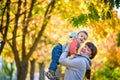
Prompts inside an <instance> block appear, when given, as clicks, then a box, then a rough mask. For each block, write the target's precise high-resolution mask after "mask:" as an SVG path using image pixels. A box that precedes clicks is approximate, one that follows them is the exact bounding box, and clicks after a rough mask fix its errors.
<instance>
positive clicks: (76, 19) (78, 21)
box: [71, 14, 87, 27]
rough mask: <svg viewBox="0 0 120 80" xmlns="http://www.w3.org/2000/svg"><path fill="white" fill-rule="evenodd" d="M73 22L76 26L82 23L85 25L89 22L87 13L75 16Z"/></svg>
mask: <svg viewBox="0 0 120 80" xmlns="http://www.w3.org/2000/svg"><path fill="white" fill-rule="evenodd" d="M71 22H72V24H73V25H74V26H75V27H79V26H80V25H83V26H85V25H86V24H87V15H85V14H81V15H79V16H78V17H73V18H72V20H71Z"/></svg>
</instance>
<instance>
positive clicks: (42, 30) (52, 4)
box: [25, 0, 55, 61]
mask: <svg viewBox="0 0 120 80" xmlns="http://www.w3.org/2000/svg"><path fill="white" fill-rule="evenodd" d="M54 5H55V0H52V1H51V3H50V4H49V5H48V7H47V9H46V12H45V15H44V20H43V24H42V27H41V30H40V31H39V33H38V37H37V38H36V39H35V41H34V43H33V46H32V47H31V48H30V51H29V53H28V55H27V56H26V58H25V61H27V60H28V59H29V58H30V56H31V55H32V53H33V51H34V50H35V48H36V47H37V44H38V42H39V40H40V38H41V36H42V34H43V32H44V30H45V28H46V26H47V23H48V21H49V19H50V17H51V15H50V16H47V15H48V14H50V13H51V12H52V10H53V8H54Z"/></svg>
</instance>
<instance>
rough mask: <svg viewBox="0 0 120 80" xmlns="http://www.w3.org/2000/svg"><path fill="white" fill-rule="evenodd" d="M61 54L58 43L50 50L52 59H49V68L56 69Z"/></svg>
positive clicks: (60, 46) (60, 47)
mask: <svg viewBox="0 0 120 80" xmlns="http://www.w3.org/2000/svg"><path fill="white" fill-rule="evenodd" d="M61 54H62V45H61V44H58V45H56V46H55V47H54V48H53V50H52V61H51V64H50V67H49V70H53V71H56V69H57V66H58V64H59V58H60V55H61Z"/></svg>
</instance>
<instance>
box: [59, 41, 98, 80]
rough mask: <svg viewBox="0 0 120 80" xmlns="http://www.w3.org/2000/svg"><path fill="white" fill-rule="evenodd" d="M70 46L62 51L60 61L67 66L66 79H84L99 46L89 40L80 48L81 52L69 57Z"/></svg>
mask: <svg viewBox="0 0 120 80" xmlns="http://www.w3.org/2000/svg"><path fill="white" fill-rule="evenodd" d="M69 46H70V44H68V45H67V47H66V48H65V50H64V51H63V52H62V54H61V56H60V59H59V63H60V64H62V65H64V66H65V67H66V73H65V79H64V80H83V79H84V76H85V74H86V72H87V71H90V69H91V64H92V62H91V59H93V58H94V57H95V55H96V54H97V48H96V46H95V45H94V44H93V43H92V42H87V43H86V44H85V46H83V47H82V48H81V50H80V54H75V56H74V57H73V58H68V55H69Z"/></svg>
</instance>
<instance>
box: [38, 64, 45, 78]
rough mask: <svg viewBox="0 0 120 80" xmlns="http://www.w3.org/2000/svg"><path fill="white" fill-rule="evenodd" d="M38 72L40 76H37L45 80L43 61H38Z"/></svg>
mask: <svg viewBox="0 0 120 80" xmlns="http://www.w3.org/2000/svg"><path fill="white" fill-rule="evenodd" d="M39 70H40V71H39V73H40V76H39V80H45V75H44V72H45V71H44V63H40V64H39Z"/></svg>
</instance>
